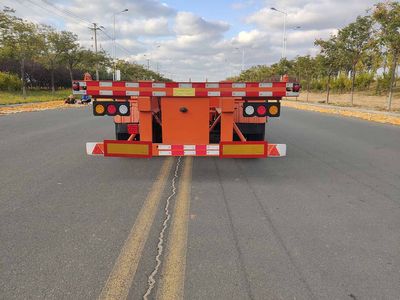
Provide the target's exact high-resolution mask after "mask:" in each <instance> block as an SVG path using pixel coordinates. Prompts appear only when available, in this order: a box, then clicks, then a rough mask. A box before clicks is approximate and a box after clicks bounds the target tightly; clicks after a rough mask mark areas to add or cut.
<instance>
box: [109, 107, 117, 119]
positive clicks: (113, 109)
mask: <svg viewBox="0 0 400 300" xmlns="http://www.w3.org/2000/svg"><path fill="white" fill-rule="evenodd" d="M116 113H117V107H116V106H115V105H114V104H108V105H107V114H108V115H109V116H114V115H115V114H116Z"/></svg>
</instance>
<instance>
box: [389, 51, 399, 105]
mask: <svg viewBox="0 0 400 300" xmlns="http://www.w3.org/2000/svg"><path fill="white" fill-rule="evenodd" d="M397 55H398V53H397V51H395V52H394V53H393V62H392V70H391V73H392V74H391V76H390V86H389V97H388V102H387V110H389V111H390V110H391V109H392V98H393V83H394V81H395V78H396V68H397Z"/></svg>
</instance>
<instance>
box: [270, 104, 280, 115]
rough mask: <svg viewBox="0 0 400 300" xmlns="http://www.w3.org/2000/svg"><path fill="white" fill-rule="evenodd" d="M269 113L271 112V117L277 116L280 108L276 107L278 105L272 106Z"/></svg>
mask: <svg viewBox="0 0 400 300" xmlns="http://www.w3.org/2000/svg"><path fill="white" fill-rule="evenodd" d="M268 111H269V114H270V115H271V116H275V115H277V114H278V112H279V109H278V106H276V105H271V106H270V107H269V109H268Z"/></svg>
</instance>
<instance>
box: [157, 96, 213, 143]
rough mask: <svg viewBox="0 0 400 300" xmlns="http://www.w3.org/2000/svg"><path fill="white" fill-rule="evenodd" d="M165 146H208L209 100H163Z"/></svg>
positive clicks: (181, 98)
mask: <svg viewBox="0 0 400 300" xmlns="http://www.w3.org/2000/svg"><path fill="white" fill-rule="evenodd" d="M161 110H162V124H163V128H162V130H163V138H162V140H163V143H164V144H208V143H209V100H208V98H197V97H196V98H192V97H191V98H186V97H175V98H173V97H165V98H162V99H161Z"/></svg>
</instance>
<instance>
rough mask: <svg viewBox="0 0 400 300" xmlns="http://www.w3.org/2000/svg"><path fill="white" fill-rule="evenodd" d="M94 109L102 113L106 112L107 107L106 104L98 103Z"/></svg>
mask: <svg viewBox="0 0 400 300" xmlns="http://www.w3.org/2000/svg"><path fill="white" fill-rule="evenodd" d="M94 110H95V112H96V114H98V115H102V114H104V112H105V110H106V109H105V107H104V105H102V104H97V105H96V107H95V108H94Z"/></svg>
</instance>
